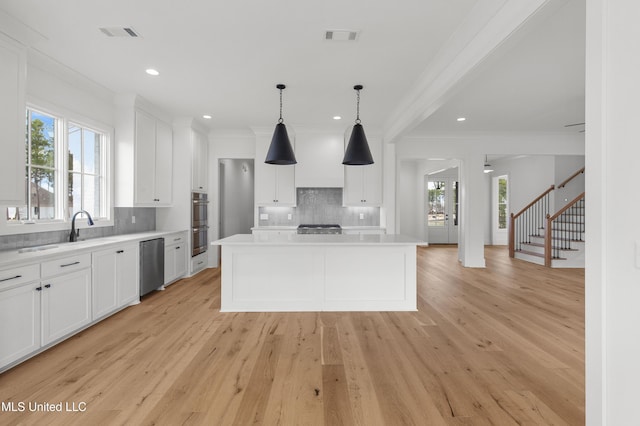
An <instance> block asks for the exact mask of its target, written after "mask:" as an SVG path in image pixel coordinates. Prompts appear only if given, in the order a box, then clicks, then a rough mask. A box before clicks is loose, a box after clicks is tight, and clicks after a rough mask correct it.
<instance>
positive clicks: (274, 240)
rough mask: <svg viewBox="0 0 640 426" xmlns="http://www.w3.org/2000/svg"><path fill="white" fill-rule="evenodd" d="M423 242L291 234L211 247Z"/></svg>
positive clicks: (233, 239)
mask: <svg viewBox="0 0 640 426" xmlns="http://www.w3.org/2000/svg"><path fill="white" fill-rule="evenodd" d="M422 244H425V242H424V241H421V240H418V239H416V238H413V237H408V236H406V235H399V234H383V235H377V234H374V235H345V234H293V235H270V234H267V235H253V234H236V235H232V236H230V237H227V238H223V239H221V240H217V241H213V242H212V243H211V245H214V246H217V245H220V246H224V245H280V246H287V245H333V246H347V245H358V246H362V245H366V246H376V245H378V246H379V245H404V246H406V245H413V246H417V245H422Z"/></svg>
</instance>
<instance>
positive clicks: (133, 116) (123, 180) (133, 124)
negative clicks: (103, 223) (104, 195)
mask: <svg viewBox="0 0 640 426" xmlns="http://www.w3.org/2000/svg"><path fill="white" fill-rule="evenodd" d="M115 103H116V109H115V122H116V131H115V162H114V163H115V174H114V179H115V195H116V199H115V201H116V202H115V206H116V207H134V206H141V207H163V206H170V205H172V201H173V191H172V189H173V177H174V176H173V129H172V128H171V126H170V125H169V124H167V122H168V121H170V119H169V118H166V119H165V118H161V117H163V114H162V113H161V112H159V111H157V112H154V111H156V109H155V108H154V107H153V106H152V105H150V104H148V103H147V102H146V101H144V100H142V99H141V98H139V97H138V96H136V95H118V96H117V97H116V102H115Z"/></svg>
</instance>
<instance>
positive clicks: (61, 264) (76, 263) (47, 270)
mask: <svg viewBox="0 0 640 426" xmlns="http://www.w3.org/2000/svg"><path fill="white" fill-rule="evenodd" d="M90 266H91V253H84V254H77V255H75V256H68V257H63V258H62V259H57V260H49V261H48V262H43V263H42V278H45V277H52V276H54V275H60V274H66V273H67V272H73V271H77V270H79V269H83V268H89V267H90Z"/></svg>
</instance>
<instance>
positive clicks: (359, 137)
mask: <svg viewBox="0 0 640 426" xmlns="http://www.w3.org/2000/svg"><path fill="white" fill-rule="evenodd" d="M353 88H354V90H355V91H356V93H357V104H356V105H357V106H356V124H354V126H353V130H352V131H351V137H350V138H349V143H348V144H347V149H346V150H345V152H344V159H343V160H342V164H344V165H347V166H366V165H367V164H373V157H372V156H371V150H370V149H369V144H368V143H367V137H366V136H365V135H364V128H363V127H362V124H360V90H362V85H360V84H358V85H356V86H353Z"/></svg>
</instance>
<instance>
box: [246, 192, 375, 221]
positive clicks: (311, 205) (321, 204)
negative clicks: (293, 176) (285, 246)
mask: <svg viewBox="0 0 640 426" xmlns="http://www.w3.org/2000/svg"><path fill="white" fill-rule="evenodd" d="M296 197H297V206H296V207H259V208H258V212H259V214H267V215H268V217H269V218H268V219H266V220H259V226H298V225H300V224H302V223H313V224H334V223H335V224H338V225H341V226H380V207H344V206H343V205H342V188H296ZM361 214H362V216H363V218H362V219H360V215H361ZM289 215H291V219H289Z"/></svg>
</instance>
